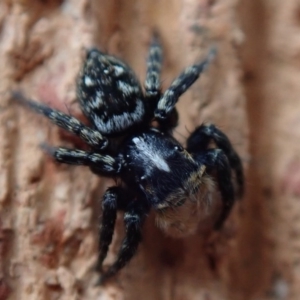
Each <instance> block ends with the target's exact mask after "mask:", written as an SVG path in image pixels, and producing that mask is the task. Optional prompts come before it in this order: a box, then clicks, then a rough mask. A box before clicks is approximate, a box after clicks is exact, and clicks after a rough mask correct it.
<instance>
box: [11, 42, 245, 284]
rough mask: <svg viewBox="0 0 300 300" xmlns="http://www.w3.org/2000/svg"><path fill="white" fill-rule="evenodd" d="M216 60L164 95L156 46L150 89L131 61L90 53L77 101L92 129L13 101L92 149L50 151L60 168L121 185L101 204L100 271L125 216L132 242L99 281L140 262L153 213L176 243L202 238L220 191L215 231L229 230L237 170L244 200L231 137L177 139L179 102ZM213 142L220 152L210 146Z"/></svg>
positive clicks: (207, 132) (200, 131) (215, 133)
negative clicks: (81, 169) (207, 208)
mask: <svg viewBox="0 0 300 300" xmlns="http://www.w3.org/2000/svg"><path fill="white" fill-rule="evenodd" d="M213 56H214V51H210V53H209V55H208V57H207V58H206V59H205V60H204V61H203V62H200V63H197V64H195V65H193V66H191V67H188V68H187V69H185V70H184V72H182V73H181V74H180V76H179V77H178V78H177V79H175V80H174V81H173V83H172V84H171V86H170V87H169V88H168V89H167V90H166V91H165V92H164V93H162V92H161V87H160V85H161V84H160V70H161V60H162V54H161V47H160V45H159V43H158V41H157V39H154V40H153V42H152V44H151V47H150V51H149V57H148V63H147V76H146V81H145V89H144V90H143V89H142V88H141V86H140V84H139V81H138V80H137V79H136V77H135V75H134V73H133V71H132V70H131V69H130V67H129V66H127V65H126V64H125V63H124V62H122V61H121V60H119V59H117V58H115V57H113V56H110V55H107V54H104V53H102V52H100V51H98V50H95V49H92V50H90V51H89V52H88V54H87V57H86V60H85V63H84V66H83V68H82V71H81V73H80V75H79V79H78V83H77V95H78V99H79V103H80V106H81V109H82V111H83V113H84V114H85V116H86V117H87V119H88V120H89V121H90V123H91V126H87V125H85V124H83V123H81V122H80V121H78V120H77V119H75V118H74V117H72V116H70V115H66V114H64V113H62V112H59V111H57V110H54V109H52V108H50V107H48V106H45V105H43V104H40V103H38V102H34V101H31V100H29V99H26V98H25V97H24V96H23V95H22V94H20V93H18V92H15V93H14V94H13V96H14V98H15V99H17V100H18V101H20V102H21V103H22V104H24V105H26V106H28V107H29V108H31V109H33V110H35V111H36V112H38V113H40V114H43V115H45V116H46V117H47V118H49V119H50V120H51V121H52V122H53V123H54V124H56V125H58V126H60V127H62V128H63V129H65V130H67V131H69V132H71V133H73V134H75V135H77V136H79V137H80V138H81V139H82V140H83V141H84V142H86V143H87V144H88V145H89V146H90V150H89V151H83V150H78V149H68V148H62V147H51V146H48V145H43V148H44V150H45V151H46V152H47V153H48V154H50V155H51V156H52V157H53V158H54V159H55V160H56V161H58V162H61V163H67V164H73V165H86V166H89V167H90V169H91V170H92V172H94V173H96V174H98V175H101V176H106V177H110V178H115V179H118V180H116V182H117V185H116V186H113V187H110V188H108V189H107V191H106V192H105V194H104V196H103V200H102V210H103V214H102V226H101V230H100V238H99V249H100V251H99V257H98V263H97V269H98V270H102V263H103V261H104V259H105V257H106V255H107V252H108V247H109V245H110V243H111V241H112V236H113V232H114V226H115V220H116V214H117V211H118V210H122V211H124V223H125V228H126V235H125V238H124V240H123V243H122V245H121V248H120V251H119V254H118V257H117V259H116V261H115V263H114V264H113V265H112V266H110V268H109V269H108V270H107V271H106V272H105V273H104V274H103V275H102V277H101V280H100V281H99V282H103V280H105V279H107V278H108V277H110V276H112V275H114V274H115V273H116V272H117V271H119V270H120V269H121V268H122V267H123V266H124V265H125V264H126V263H127V262H128V261H129V260H130V259H131V258H132V257H133V255H134V254H135V252H136V250H137V247H138V244H139V242H140V241H141V229H142V225H143V223H144V220H145V218H146V216H147V214H148V213H149V211H150V210H151V209H154V211H155V212H156V221H157V224H158V225H159V226H160V227H161V228H162V229H163V230H165V231H166V232H167V233H168V234H170V235H173V236H184V235H187V234H191V233H194V232H195V231H196V229H197V225H198V223H199V220H200V218H201V217H202V216H203V204H207V202H208V201H210V198H211V195H212V192H213V191H214V190H215V189H216V186H218V189H219V191H220V194H221V197H222V203H223V208H222V212H221V214H220V216H219V217H218V219H217V221H216V224H215V228H216V229H219V228H220V227H221V226H222V224H223V222H224V221H225V220H226V218H227V217H228V215H229V213H230V210H231V208H232V206H233V204H234V200H235V198H236V196H235V192H234V187H233V183H232V173H231V169H232V170H233V171H234V173H235V178H236V181H237V187H238V191H237V193H238V194H239V196H240V195H241V194H242V192H243V170H242V164H241V161H240V158H239V156H238V155H237V153H236V152H235V151H234V149H233V147H232V145H231V143H230V141H229V140H228V138H227V137H226V135H225V134H224V133H222V132H221V131H220V130H219V129H217V128H216V127H215V126H214V125H201V126H199V127H198V128H196V129H195V131H194V132H193V133H192V134H191V135H190V137H189V138H188V140H187V147H186V149H184V148H183V147H182V146H181V145H180V143H179V142H178V141H177V140H176V139H174V138H173V137H172V135H171V133H172V130H173V129H174V127H175V126H176V125H177V121H178V114H177V111H176V108H175V104H176V102H177V101H178V98H179V97H180V95H181V94H182V93H184V92H185V91H186V90H187V89H188V88H189V87H190V86H191V85H192V84H193V83H194V82H195V80H196V79H197V78H198V77H199V75H200V74H201V72H202V71H203V70H204V69H205V68H206V67H207V65H208V64H209V62H210V61H211V59H212V58H213ZM153 121H155V122H156V126H154V124H153ZM211 142H213V143H214V144H215V146H216V147H217V148H216V149H212V148H211V147H210V145H211ZM212 177H214V178H215V181H216V184H214V182H213V180H212Z"/></svg>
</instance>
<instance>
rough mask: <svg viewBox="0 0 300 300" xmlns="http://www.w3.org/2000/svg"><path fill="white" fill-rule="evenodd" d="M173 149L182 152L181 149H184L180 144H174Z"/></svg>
mask: <svg viewBox="0 0 300 300" xmlns="http://www.w3.org/2000/svg"><path fill="white" fill-rule="evenodd" d="M174 150H175V151H178V152H183V151H184V149H183V147H182V146H175V147H174Z"/></svg>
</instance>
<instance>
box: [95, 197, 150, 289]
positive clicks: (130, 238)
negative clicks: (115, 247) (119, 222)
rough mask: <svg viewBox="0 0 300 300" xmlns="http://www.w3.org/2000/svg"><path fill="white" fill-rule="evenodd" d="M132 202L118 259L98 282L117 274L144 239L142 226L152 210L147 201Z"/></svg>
mask: <svg viewBox="0 0 300 300" xmlns="http://www.w3.org/2000/svg"><path fill="white" fill-rule="evenodd" d="M140 200H141V199H139V201H133V202H130V204H129V205H128V207H127V208H126V209H125V214H124V224H125V228H126V234H125V238H124V240H123V242H122V245H121V248H120V250H119V253H118V257H117V260H116V261H115V262H114V263H113V265H111V266H110V267H109V269H108V270H107V271H106V272H105V273H104V274H102V276H101V277H100V278H99V281H98V282H97V284H102V283H103V282H104V281H106V280H107V279H108V278H109V277H112V276H113V275H115V274H116V273H117V272H118V271H119V270H120V269H122V268H123V267H124V266H125V265H126V263H128V262H129V261H130V260H131V258H132V257H133V256H134V254H135V253H136V251H137V248H138V245H139V243H140V242H141V239H142V232H141V229H142V226H143V223H144V221H145V218H146V216H147V214H148V212H149V210H150V207H149V205H148V204H147V203H145V202H143V201H140Z"/></svg>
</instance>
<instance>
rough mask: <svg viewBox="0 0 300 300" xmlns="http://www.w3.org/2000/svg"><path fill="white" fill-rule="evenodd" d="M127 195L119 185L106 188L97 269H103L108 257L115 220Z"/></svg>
mask: <svg viewBox="0 0 300 300" xmlns="http://www.w3.org/2000/svg"><path fill="white" fill-rule="evenodd" d="M124 195H126V191H125V190H124V189H123V188H121V187H119V186H114V187H110V188H108V189H107V190H106V192H105V194H104V196H103V200H102V217H101V218H102V222H101V223H102V225H101V229H100V237H99V256H98V261H97V266H96V270H97V271H101V270H102V263H103V261H104V259H105V258H106V255H107V252H108V247H109V245H110V243H111V241H112V237H113V233H114V228H115V221H116V217H117V209H119V208H120V206H121V205H122V203H120V202H122V200H125V201H126V200H127V199H122V198H124Z"/></svg>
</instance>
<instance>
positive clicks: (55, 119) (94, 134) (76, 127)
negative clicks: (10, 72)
mask: <svg viewBox="0 0 300 300" xmlns="http://www.w3.org/2000/svg"><path fill="white" fill-rule="evenodd" d="M13 98H15V99H16V100H17V101H19V102H20V103H21V104H23V105H25V106H27V107H28V108H30V109H32V110H34V111H35V112H37V113H39V114H42V115H44V116H45V117H47V118H48V119H50V121H51V122H52V123H54V124H55V125H57V126H59V127H61V128H63V129H64V130H67V131H69V132H71V133H73V134H74V135H76V136H78V137H80V138H81V139H82V140H83V141H85V142H86V143H87V144H89V145H91V146H92V147H95V148H98V149H103V148H105V147H106V146H107V144H108V141H107V139H106V138H105V137H103V136H102V135H101V133H100V132H99V131H97V130H94V129H92V128H90V127H88V126H86V125H84V124H83V123H81V122H80V121H78V120H77V119H76V118H74V117H72V116H69V115H67V114H64V113H62V112H60V111H58V110H55V109H52V108H50V107H48V106H46V105H43V104H41V103H38V102H35V101H32V100H30V99H27V98H26V97H24V96H23V95H22V94H21V93H20V92H14V93H13Z"/></svg>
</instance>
